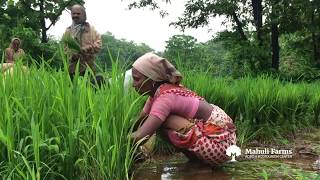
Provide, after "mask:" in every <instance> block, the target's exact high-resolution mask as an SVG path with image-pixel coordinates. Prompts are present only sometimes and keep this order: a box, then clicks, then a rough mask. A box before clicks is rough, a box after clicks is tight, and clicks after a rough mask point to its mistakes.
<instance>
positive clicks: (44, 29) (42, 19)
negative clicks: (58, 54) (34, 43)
mask: <svg viewBox="0 0 320 180" xmlns="http://www.w3.org/2000/svg"><path fill="white" fill-rule="evenodd" d="M39 6H40V26H41V43H47V42H48V38H47V27H46V21H45V16H44V14H45V12H44V0H40V4H39Z"/></svg>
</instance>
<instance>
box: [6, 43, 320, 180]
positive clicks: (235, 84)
mask: <svg viewBox="0 0 320 180" xmlns="http://www.w3.org/2000/svg"><path fill="white" fill-rule="evenodd" d="M62 49H63V48H62V47H60V55H61V56H62V58H63V59H64V67H63V69H59V70H57V71H55V70H54V69H52V68H48V65H47V64H45V63H42V64H39V65H37V66H31V67H30V68H29V70H28V71H27V72H23V71H22V70H21V64H19V63H18V64H17V66H16V67H15V68H14V70H13V73H12V75H3V74H0V82H1V83H0V107H1V109H2V113H0V177H3V178H4V179H130V178H131V176H130V175H129V173H131V167H132V164H133V159H134V156H135V153H134V152H135V151H136V146H135V145H134V144H132V142H131V141H130V139H129V138H128V134H129V133H130V132H131V131H132V127H133V125H134V124H135V117H136V115H137V114H138V112H139V111H140V110H141V108H142V106H143V101H144V100H145V98H143V97H140V96H138V95H137V93H135V92H133V91H129V92H128V93H127V94H125V93H124V89H123V72H124V70H122V69H121V68H120V67H119V66H118V64H117V60H113V61H114V62H113V66H112V70H111V71H110V72H108V74H109V75H110V78H111V81H110V83H109V85H102V86H101V87H94V88H93V87H92V85H91V84H90V83H89V78H90V77H91V76H92V74H91V73H92V72H87V73H86V74H85V76H83V77H79V76H78V75H76V76H75V77H74V79H73V81H71V80H70V78H69V75H68V72H67V63H66V57H65V56H64V53H63V51H62ZM181 72H182V73H183V74H184V76H185V78H184V80H183V84H184V85H186V86H187V87H188V88H190V89H192V90H195V91H196V92H198V94H199V95H201V96H203V97H205V98H206V99H207V100H208V102H210V103H213V104H216V105H218V106H220V107H221V108H223V109H224V110H225V111H226V112H227V113H228V114H229V115H230V116H231V117H232V118H233V120H234V121H235V123H236V125H237V127H238V132H237V136H238V140H239V143H240V144H241V145H242V144H245V143H246V142H248V141H250V140H252V139H257V138H258V139H264V140H266V139H270V138H275V137H279V136H281V137H282V136H284V135H285V134H286V133H289V132H292V131H295V130H297V129H300V128H305V127H309V126H312V125H314V124H316V122H319V112H320V110H319V108H320V105H319V102H320V101H319V99H320V97H319V95H318V92H319V84H318V83H314V84H304V83H297V84H292V83H288V82H281V81H280V80H277V79H271V78H269V77H266V76H264V77H258V78H252V77H244V78H240V79H237V80H235V79H231V78H223V77H219V78H215V77H213V76H212V75H210V74H209V72H199V73H194V72H192V71H191V72H190V71H185V70H184V69H183V68H182V69H181ZM162 145H163V146H162ZM157 146H158V149H159V150H161V151H165V150H166V145H164V144H163V143H161V142H160V141H159V142H158V145H157ZM167 149H168V148H167Z"/></svg>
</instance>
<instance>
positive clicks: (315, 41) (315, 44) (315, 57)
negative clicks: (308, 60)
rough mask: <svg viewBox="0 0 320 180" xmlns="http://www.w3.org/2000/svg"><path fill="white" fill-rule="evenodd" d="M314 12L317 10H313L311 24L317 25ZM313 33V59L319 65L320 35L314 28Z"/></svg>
mask: <svg viewBox="0 0 320 180" xmlns="http://www.w3.org/2000/svg"><path fill="white" fill-rule="evenodd" d="M314 13H315V12H313V13H312V16H311V24H312V25H314V26H316V23H315V21H314V15H315V14H314ZM311 35H312V45H313V60H314V62H315V63H316V64H317V65H320V61H319V57H320V52H319V50H320V49H319V35H317V34H316V33H315V31H314V30H312V33H311Z"/></svg>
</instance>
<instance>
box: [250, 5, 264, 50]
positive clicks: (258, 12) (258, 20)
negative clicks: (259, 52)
mask: <svg viewBox="0 0 320 180" xmlns="http://www.w3.org/2000/svg"><path fill="white" fill-rule="evenodd" d="M251 4H252V9H253V18H254V24H255V26H256V30H257V39H258V42H259V46H261V45H262V32H261V29H262V0H251Z"/></svg>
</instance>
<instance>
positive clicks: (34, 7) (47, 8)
mask: <svg viewBox="0 0 320 180" xmlns="http://www.w3.org/2000/svg"><path fill="white" fill-rule="evenodd" d="M83 3H84V1H83V0H27V1H26V0H20V1H18V2H17V5H16V6H17V7H18V9H19V10H20V11H21V12H24V13H26V16H27V17H26V18H27V19H28V20H27V21H31V22H32V23H36V24H37V27H36V28H37V29H36V30H40V32H41V42H42V43H47V42H48V37H47V31H48V30H49V29H50V28H51V27H52V26H53V25H54V24H55V23H56V22H57V21H58V20H59V17H60V16H61V14H62V12H63V11H64V10H65V9H66V8H67V7H69V6H71V5H73V4H83ZM46 20H48V21H49V25H48V26H47V25H46ZM27 23H28V22H27Z"/></svg>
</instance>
